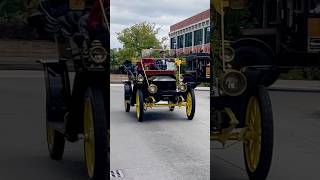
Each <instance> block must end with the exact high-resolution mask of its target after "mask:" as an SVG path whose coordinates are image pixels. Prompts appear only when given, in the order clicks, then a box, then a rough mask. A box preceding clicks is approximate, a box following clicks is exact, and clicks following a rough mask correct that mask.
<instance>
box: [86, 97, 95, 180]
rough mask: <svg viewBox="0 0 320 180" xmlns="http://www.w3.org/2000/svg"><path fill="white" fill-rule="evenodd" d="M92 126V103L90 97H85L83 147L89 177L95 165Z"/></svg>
mask: <svg viewBox="0 0 320 180" xmlns="http://www.w3.org/2000/svg"><path fill="white" fill-rule="evenodd" d="M93 126H94V125H93V114H92V104H91V101H90V99H89V98H87V99H86V101H85V105H84V135H85V141H84V148H85V156H86V165H87V170H88V175H89V177H91V178H92V177H93V175H94V165H95V162H94V161H95V139H94V129H93V128H94V127H93Z"/></svg>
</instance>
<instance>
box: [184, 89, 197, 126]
mask: <svg viewBox="0 0 320 180" xmlns="http://www.w3.org/2000/svg"><path fill="white" fill-rule="evenodd" d="M188 93H190V94H191V99H192V102H191V103H192V105H191V106H192V108H191V113H190V115H188V112H187V108H186V114H187V118H188V119H189V120H192V119H193V117H194V113H195V111H196V97H195V95H194V89H190V90H189V91H188V92H187V94H188Z"/></svg>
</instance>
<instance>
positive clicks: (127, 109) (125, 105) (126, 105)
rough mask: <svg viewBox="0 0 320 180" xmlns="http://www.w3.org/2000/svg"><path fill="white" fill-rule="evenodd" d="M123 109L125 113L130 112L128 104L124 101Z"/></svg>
mask: <svg viewBox="0 0 320 180" xmlns="http://www.w3.org/2000/svg"><path fill="white" fill-rule="evenodd" d="M124 103H125V104H124V108H125V110H126V112H130V103H127V102H126V101H124Z"/></svg>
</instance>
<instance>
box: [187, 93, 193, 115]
mask: <svg viewBox="0 0 320 180" xmlns="http://www.w3.org/2000/svg"><path fill="white" fill-rule="evenodd" d="M186 109H187V115H188V116H190V115H191V111H192V95H191V92H188V94H187V102H186Z"/></svg>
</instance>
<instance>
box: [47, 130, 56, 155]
mask: <svg viewBox="0 0 320 180" xmlns="http://www.w3.org/2000/svg"><path fill="white" fill-rule="evenodd" d="M54 133H55V132H54V129H53V128H52V127H50V126H49V125H47V142H48V146H49V149H52V146H53V143H54Z"/></svg>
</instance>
